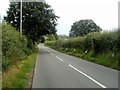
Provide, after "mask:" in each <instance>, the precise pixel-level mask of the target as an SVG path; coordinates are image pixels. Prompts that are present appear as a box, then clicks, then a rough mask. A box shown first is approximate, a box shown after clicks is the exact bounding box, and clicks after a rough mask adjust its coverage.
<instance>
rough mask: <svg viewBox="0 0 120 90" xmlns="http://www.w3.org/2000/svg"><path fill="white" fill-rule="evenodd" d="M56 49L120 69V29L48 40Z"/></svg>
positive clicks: (47, 42) (50, 45) (48, 44)
mask: <svg viewBox="0 0 120 90" xmlns="http://www.w3.org/2000/svg"><path fill="white" fill-rule="evenodd" d="M45 44H46V45H47V46H49V47H51V48H53V49H55V50H58V51H61V52H63V53H66V54H70V55H73V56H77V57H80V58H83V59H85V60H88V61H91V62H94V63H98V64H102V65H104V66H107V67H111V68H115V69H118V70H120V30H118V31H114V32H105V33H97V32H96V33H90V34H87V35H85V36H83V37H75V38H69V39H67V40H64V39H61V40H56V41H46V42H45Z"/></svg>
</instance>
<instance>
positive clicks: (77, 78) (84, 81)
mask: <svg viewBox="0 0 120 90" xmlns="http://www.w3.org/2000/svg"><path fill="white" fill-rule="evenodd" d="M38 47H39V52H38V56H37V60H36V66H35V72H34V77H33V84H32V88H118V71H117V70H114V69H110V68H107V67H104V66H102V65H98V64H94V63H92V62H89V61H86V60H82V59H80V58H76V57H74V56H70V55H66V54H63V53H60V52H58V51H55V50H53V49H51V48H48V47H45V46H44V45H38Z"/></svg>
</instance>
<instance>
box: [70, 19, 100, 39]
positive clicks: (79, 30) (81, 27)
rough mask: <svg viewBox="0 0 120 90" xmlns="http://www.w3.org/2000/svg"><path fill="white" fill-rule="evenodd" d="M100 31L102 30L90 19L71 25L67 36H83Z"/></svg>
mask: <svg viewBox="0 0 120 90" xmlns="http://www.w3.org/2000/svg"><path fill="white" fill-rule="evenodd" d="M101 30H102V29H101V28H100V27H99V26H97V25H96V24H95V23H94V21H93V20H91V19H86V20H80V21H76V22H75V23H73V25H72V26H71V30H70V32H69V36H70V37H74V36H84V35H86V34H88V33H90V32H99V31H101Z"/></svg>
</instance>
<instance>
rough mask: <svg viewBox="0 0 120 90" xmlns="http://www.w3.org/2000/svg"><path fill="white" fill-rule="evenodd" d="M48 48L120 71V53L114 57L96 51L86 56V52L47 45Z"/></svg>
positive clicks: (109, 53)
mask: <svg viewBox="0 0 120 90" xmlns="http://www.w3.org/2000/svg"><path fill="white" fill-rule="evenodd" d="M46 46H47V47H49V48H52V49H54V50H57V51H60V52H62V53H65V54H68V55H72V56H75V57H78V58H82V59H84V60H87V61H90V62H94V63H96V64H100V65H103V66H106V67H109V68H112V69H116V70H120V66H119V65H118V63H119V60H118V59H119V58H120V54H119V53H118V54H117V55H115V56H112V53H111V52H105V53H99V54H95V53H94V51H92V50H91V51H89V52H88V53H87V54H86V53H85V52H77V51H74V49H73V50H72V49H69V48H67V50H66V48H61V47H55V46H49V45H46Z"/></svg>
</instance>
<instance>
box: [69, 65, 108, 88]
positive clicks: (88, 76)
mask: <svg viewBox="0 0 120 90" xmlns="http://www.w3.org/2000/svg"><path fill="white" fill-rule="evenodd" d="M69 66H70V67H71V68H73V69H74V70H76V71H77V72H79V73H81V74H83V75H84V76H86V77H87V78H89V79H90V80H92V81H93V82H95V83H96V84H98V85H99V86H101V87H102V88H107V87H106V86H104V85H103V84H101V83H99V82H98V81H96V80H95V79H93V78H92V77H90V76H88V75H87V74H85V73H83V72H82V71H80V70H78V69H77V68H75V67H74V66H72V65H70V64H69Z"/></svg>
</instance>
